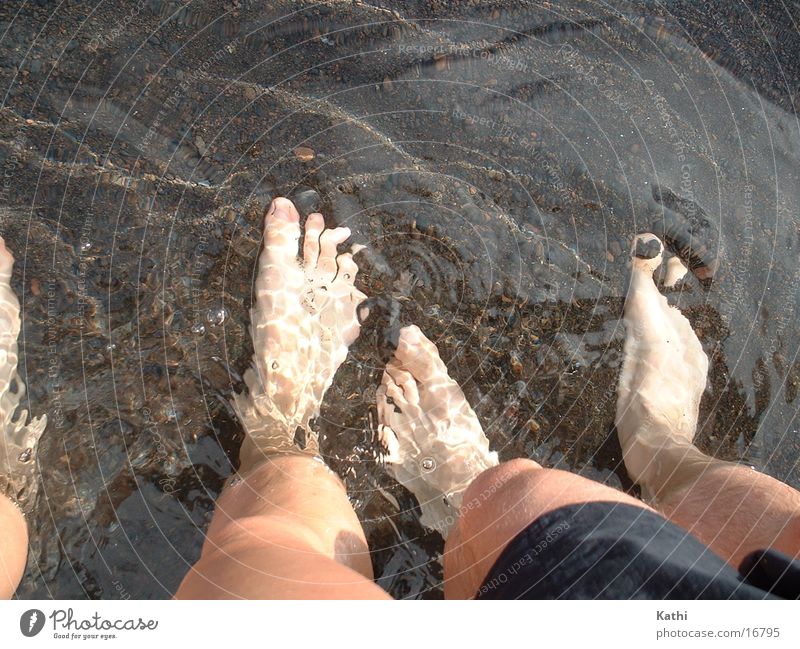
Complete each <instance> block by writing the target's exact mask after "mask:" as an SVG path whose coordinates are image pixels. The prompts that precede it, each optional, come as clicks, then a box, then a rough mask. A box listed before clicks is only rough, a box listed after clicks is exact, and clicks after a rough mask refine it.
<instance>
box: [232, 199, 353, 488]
mask: <svg viewBox="0 0 800 649" xmlns="http://www.w3.org/2000/svg"><path fill="white" fill-rule="evenodd" d="M349 237H350V230H349V229H348V228H334V229H325V220H324V218H323V217H322V215H321V214H310V215H309V216H308V219H307V220H306V225H305V240H304V243H303V260H302V262H301V261H300V260H299V259H298V257H297V253H298V241H299V239H300V215H299V214H298V212H297V210H296V209H295V206H294V205H293V204H292V202H291V201H290V200H288V199H286V198H276V199H275V200H274V201H273V202H272V205H271V206H270V208H269V210H268V211H267V214H266V217H265V244H264V250H263V251H262V253H261V256H260V257H259V262H258V263H259V271H258V278H257V279H256V301H255V306H254V307H253V309H252V310H251V312H250V316H251V324H250V332H251V334H252V337H253V347H254V354H253V367H252V368H250V369H248V370H247V371H246V372H245V375H244V380H245V383H246V384H247V394H237V395H235V397H234V407H235V409H236V411H237V413H238V415H239V419H240V420H241V422H242V424H243V425H244V428H245V431H246V433H247V435H246V437H245V440H244V442H243V444H242V449H241V452H240V463H241V466H240V469H239V470H240V472H243V471H245V470H247V469H249V468H251V467H252V466H254V465H255V464H258V463H259V462H261V461H263V459H264V456H265V455H266V454H267V453H274V452H286V451H289V452H291V451H298V450H301V451H305V452H309V453H313V454H317V453H318V452H319V443H318V440H317V437H316V435H315V434H314V433H313V432H312V431H311V430H310V428H309V422H310V421H311V420H312V419H313V418H314V417H316V416H317V415H318V414H319V409H320V406H321V404H322V398H323V397H324V395H325V392H326V391H327V389H328V388H329V387H330V385H331V383H332V382H333V375H334V374H335V373H336V370H337V369H338V368H339V366H340V365H341V364H342V362H344V359H345V357H346V356H347V349H348V347H349V346H350V345H351V344H352V343H353V341H355V339H356V338H357V337H358V333H359V330H360V325H359V321H358V317H357V315H356V310H357V309H358V306H359V305H360V304H361V302H363V301H364V300H365V299H366V295H364V294H363V293H362V292H361V291H359V290H358V289H356V288H355V286H354V283H355V279H356V274H357V273H358V266H357V265H356V263H355V261H354V260H353V254H352V253H350V252H346V253H342V254H338V252H337V246H338V245H339V244H341V243H343V242H344V241H345V240H347V239H348V238H349ZM298 427H299V428H301V429H303V431H305V438H306V443H305V448H303V449H299V448H298V447H297V445H296V444H295V433H296V431H297V429H298Z"/></svg>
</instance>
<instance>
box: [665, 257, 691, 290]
mask: <svg viewBox="0 0 800 649" xmlns="http://www.w3.org/2000/svg"><path fill="white" fill-rule="evenodd" d="M666 266H667V272H666V274H665V275H664V286H666V287H667V288H674V287H675V285H676V284H677V283H678V282H680V281H681V280H682V279H683V278H684V277H685V276H686V273H688V272H689V269H688V268H686V266H684V265H683V262H682V261H681V260H680V258H679V257H676V256H674V255H673V256H672V257H670V258H669V259H667V264H666Z"/></svg>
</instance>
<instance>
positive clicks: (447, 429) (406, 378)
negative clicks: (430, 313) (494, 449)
mask: <svg viewBox="0 0 800 649" xmlns="http://www.w3.org/2000/svg"><path fill="white" fill-rule="evenodd" d="M377 399H378V419H379V420H380V424H381V425H380V429H379V432H380V437H381V441H382V442H383V444H384V446H385V447H386V449H387V453H386V457H385V462H386V463H387V467H388V468H389V470H390V472H391V473H392V475H393V476H394V478H395V479H396V480H397V481H398V482H399V483H401V484H402V485H403V486H404V487H405V488H406V489H408V490H409V491H410V492H411V493H413V494H414V495H415V496H416V498H417V501H418V502H419V504H420V508H421V509H422V517H421V519H420V522H421V523H422V524H423V525H425V526H426V527H429V528H431V529H435V530H437V531H438V532H439V533H440V534H441V535H442V536H443V537H444V538H445V539H446V538H447V533H448V532H449V530H450V528H451V527H452V525H453V523H455V521H456V519H457V518H458V513H459V510H460V509H461V507H462V502H461V499H462V497H463V495H464V492H465V491H466V490H467V487H469V485H470V483H471V482H472V481H473V480H474V479H475V478H477V477H478V475H480V474H481V473H482V472H483V471H485V470H486V469H488V468H490V467H493V466H495V465H497V464H498V459H497V453H490V452H489V440H488V439H487V438H486V435H485V434H484V432H483V428H482V427H481V424H480V422H479V421H478V417H477V416H476V415H475V411H474V410H473V409H472V408H471V407H470V405H469V403H467V399H466V397H465V396H464V393H463V392H462V391H461V388H460V387H459V386H458V383H456V382H455V381H454V380H453V379H451V378H450V375H449V374H448V372H447V367H446V366H445V364H444V362H442V359H441V358H440V357H439V352H438V350H437V349H436V345H434V344H433V343H432V342H431V341H430V340H428V339H427V338H426V337H425V335H424V334H423V333H422V332H421V331H420V330H419V327H417V326H414V325H412V326H410V327H405V328H403V329H401V330H400V340H399V342H398V345H397V351H396V352H395V357H394V358H393V359H392V360H391V361H389V363H388V364H387V365H386V371H385V372H384V374H383V382H382V383H381V386H380V387H379V388H378V394H377Z"/></svg>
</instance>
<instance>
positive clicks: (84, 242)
mask: <svg viewBox="0 0 800 649" xmlns="http://www.w3.org/2000/svg"><path fill="white" fill-rule="evenodd" d="M91 247H92V242H91V241H89V240H88V239H82V240H81V252H86V251H87V250H90V249H91Z"/></svg>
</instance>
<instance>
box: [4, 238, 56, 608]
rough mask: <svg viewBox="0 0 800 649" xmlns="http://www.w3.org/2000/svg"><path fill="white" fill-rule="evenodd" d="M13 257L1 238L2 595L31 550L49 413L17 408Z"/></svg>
mask: <svg viewBox="0 0 800 649" xmlns="http://www.w3.org/2000/svg"><path fill="white" fill-rule="evenodd" d="M13 266H14V257H13V256H12V255H11V252H10V251H9V250H8V249H7V248H6V245H5V241H4V240H3V239H2V237H0V427H1V428H0V599H6V598H8V597H11V595H13V594H14V591H15V590H16V588H17V586H18V585H19V581H20V579H21V577H22V573H23V571H24V569H25V560H26V558H27V552H28V528H27V525H26V522H25V518H24V516H23V512H22V510H21V509H20V506H22V507H28V506H30V505H32V504H33V502H34V499H35V496H36V491H37V486H38V476H37V472H36V455H35V451H36V444H37V443H38V441H39V437H40V436H41V434H42V432H43V431H44V428H45V425H46V424H47V418H46V417H44V416H42V417H40V418H33V419H31V421H30V422H28V413H27V411H26V410H21V411H19V412H18V406H19V403H20V400H21V399H22V397H23V396H24V395H25V384H24V383H23V382H22V380H21V379H20V377H19V375H18V374H17V360H18V355H17V338H18V336H19V331H20V326H21V322H20V318H19V301H18V300H17V296H16V295H15V294H14V291H13V290H12V288H11V272H12V269H13Z"/></svg>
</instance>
